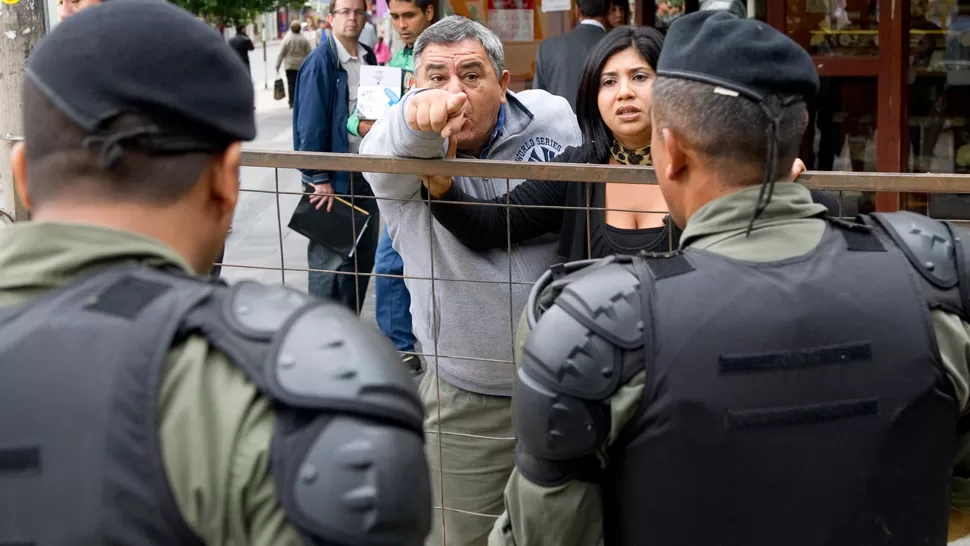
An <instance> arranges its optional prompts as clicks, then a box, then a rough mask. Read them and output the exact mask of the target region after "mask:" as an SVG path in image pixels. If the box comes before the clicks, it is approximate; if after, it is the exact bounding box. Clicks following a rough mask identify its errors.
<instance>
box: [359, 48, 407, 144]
mask: <svg viewBox="0 0 970 546" xmlns="http://www.w3.org/2000/svg"><path fill="white" fill-rule="evenodd" d="M387 66H389V67H391V68H401V69H403V70H404V88H403V91H404V92H405V93H407V92H408V91H410V90H411V86H412V84H414V48H413V47H411V46H408V47H405V48H404V49H402V50H401V51H398V52H397V55H394V58H392V59H391V60H390V62H388V63H387ZM359 125H360V118H358V117H357V110H356V109H354V111H353V112H352V113H351V114H350V117H349V118H347V131H348V132H349V133H350V134H352V135H354V136H360V134H358V133H357V128H358V126H359Z"/></svg>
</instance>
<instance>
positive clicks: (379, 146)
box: [360, 89, 447, 199]
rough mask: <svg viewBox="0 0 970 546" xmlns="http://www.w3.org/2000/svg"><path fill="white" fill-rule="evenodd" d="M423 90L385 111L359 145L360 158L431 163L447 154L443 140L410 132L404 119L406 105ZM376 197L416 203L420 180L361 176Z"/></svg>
mask: <svg viewBox="0 0 970 546" xmlns="http://www.w3.org/2000/svg"><path fill="white" fill-rule="evenodd" d="M421 91H423V89H417V90H414V91H412V92H410V93H408V94H406V95H404V98H402V99H401V101H400V102H398V103H397V104H395V105H394V106H392V107H391V109H390V110H388V112H387V114H385V115H384V117H382V118H381V119H380V120H378V121H377V122H376V123H374V126H373V127H372V128H371V130H370V132H368V133H367V136H366V137H364V140H363V141H362V142H361V143H360V153H361V154H362V155H383V156H393V157H410V158H417V159H435V158H441V157H444V153H445V151H446V150H447V147H446V142H445V139H443V138H441V135H440V134H438V133H423V132H419V131H414V130H412V129H411V127H410V126H409V125H408V123H407V121H406V120H405V118H404V106H405V104H406V103H407V101H408V100H409V99H410V98H411V97H413V96H414V95H415V94H417V93H420V92H421ZM364 178H365V179H366V180H367V182H369V183H370V187H371V189H372V190H374V195H375V196H377V197H385V198H392V199H420V198H421V180H420V179H419V178H418V177H417V176H415V175H411V174H383V173H364Z"/></svg>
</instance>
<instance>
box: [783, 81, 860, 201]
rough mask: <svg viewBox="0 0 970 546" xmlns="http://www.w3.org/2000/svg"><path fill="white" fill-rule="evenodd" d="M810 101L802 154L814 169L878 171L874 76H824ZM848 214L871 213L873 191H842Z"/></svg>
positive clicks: (808, 165)
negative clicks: (817, 92) (814, 97)
mask: <svg viewBox="0 0 970 546" xmlns="http://www.w3.org/2000/svg"><path fill="white" fill-rule="evenodd" d="M820 83H821V85H820V89H819V94H818V96H817V97H816V99H815V100H814V101H813V102H812V103H810V104H809V122H808V128H807V129H806V131H805V137H804V140H803V141H802V149H801V152H800V153H799V157H800V158H801V159H802V161H804V162H805V165H806V166H807V167H808V169H809V170H812V171H854V172H871V171H875V170H876V101H875V97H876V92H877V81H876V78H874V77H853V78H846V77H838V78H836V77H822V78H820ZM842 207H843V213H844V214H845V215H847V216H851V215H855V214H857V213H859V212H871V210H872V207H873V196H872V194H862V193H859V192H842Z"/></svg>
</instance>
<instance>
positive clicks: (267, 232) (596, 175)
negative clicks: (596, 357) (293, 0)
mask: <svg viewBox="0 0 970 546" xmlns="http://www.w3.org/2000/svg"><path fill="white" fill-rule="evenodd" d="M243 165H244V169H243V176H242V185H241V196H240V202H239V206H238V207H237V216H236V220H235V222H234V228H233V232H232V233H231V234H230V236H229V239H228V240H227V247H226V254H225V259H224V260H223V262H222V275H223V277H224V278H226V279H227V280H229V281H230V282H232V281H236V280H240V279H254V280H259V281H263V282H279V283H283V284H285V285H289V286H292V287H295V288H297V289H302V290H306V277H307V275H308V274H309V273H310V272H311V271H317V272H322V273H332V274H334V275H358V276H371V277H374V276H375V274H374V273H373V272H372V271H363V270H360V268H358V267H355V268H354V270H353V271H336V270H325V269H312V268H310V267H308V265H307V249H306V246H307V241H306V239H304V238H303V237H302V236H300V235H298V234H296V233H295V232H292V231H291V230H289V229H288V227H287V224H288V221H289V218H290V216H291V214H292V212H293V210H294V208H295V207H296V204H297V202H298V201H299V200H300V198H301V196H302V195H303V189H302V184H301V182H300V178H299V172H298V171H297V170H296V169H316V170H327V171H346V172H379V173H397V174H411V175H465V176H474V177H480V178H487V179H492V180H500V181H504V183H505V186H506V190H507V191H508V190H509V189H510V188H511V187H513V184H514V181H517V180H524V179H539V180H554V181H563V182H565V181H570V182H594V183H604V182H607V181H609V182H620V183H633V184H654V183H656V178H655V175H654V172H653V170H652V169H650V168H644V167H626V166H601V165H595V166H594V165H570V164H561V163H522V162H511V161H478V160H460V159H457V160H417V159H400V158H388V157H369V156H359V155H341V154H323V153H304V152H268V151H247V152H244V154H243ZM799 182H801V183H803V184H804V185H806V186H808V187H809V188H812V189H819V190H827V191H831V192H835V193H836V195H838V196H839V197H840V202H841V203H843V211H844V212H845V214H846V215H851V214H853V213H854V212H853V209H854V208H856V205H853V204H849V203H848V202H849V201H852V200H853V199H854V200H858V197H859V196H860V195H861V194H863V193H865V192H919V193H929V194H970V176H963V175H945V174H927V175H912V174H896V173H843V172H826V173H822V172H810V173H805V174H803V175H802V176H801V177H800V178H799ZM341 197H342V198H344V199H346V200H347V201H349V202H351V203H354V204H357V203H359V202H361V200H364V199H377V198H374V197H365V196H360V195H353V194H346V195H341ZM434 203H449V202H448V201H437V200H436V201H434ZM428 206H430V202H429V203H428ZM474 206H491V207H512V206H513V205H511V203H509V201H508V200H507V199H506V201H505V203H482V204H475V205H474ZM556 208H561V209H569V208H572V209H575V210H581V211H584V212H585V213H586V214H587V215H588V214H589V213H590V212H591V211H597V210H606V209H605V208H597V207H580V208H576V207H556ZM966 209H967V211H968V213H970V196H968V199H967V201H966ZM612 210H616V209H612ZM638 212H663V211H638ZM967 218H970V214H968V215H967ZM431 221H433V220H431ZM429 227H433V226H429ZM436 229H443V228H442V227H441V226H438V227H437V228H436ZM399 236H404V237H406V236H427V235H420V234H400V235H399ZM509 240H511V236H510V234H509ZM511 246H512V245H511V244H510V245H509V247H511ZM412 259H413V257H412ZM426 259H427V260H428V261H429V263H430V270H431V275H430V276H422V277H418V276H410V277H406V278H409V279H411V280H412V281H426V282H429V283H431V294H432V299H435V298H437V297H438V293H437V291H436V287H437V284H440V283H448V282H468V283H471V284H473V285H474V284H479V285H500V286H504V285H507V286H508V298H509V299H508V306H509V309H508V311H509V313H508V317H507V320H508V321H509V324H508V326H509V333H510V334H511V339H512V340H514V338H515V332H514V326H513V324H514V322H515V320H516V319H517V318H518V316H519V313H520V312H521V309H516V308H514V306H513V304H512V302H513V298H512V292H513V287H515V286H519V287H522V286H525V287H527V286H528V285H529V284H531V283H529V282H524V281H521V280H519V281H516V280H515V279H514V277H513V273H512V266H511V258H510V262H509V264H510V265H509V269H508V275H507V277H505V278H497V279H451V278H444V277H441V276H438V275H436V274H435V263H436V260H438V259H440V257H436V256H434V255H433V253H432V255H430V256H427V257H426ZM550 265H552V264H550ZM436 283H437V284H436ZM369 291H370V292H372V291H373V284H371V290H369ZM357 298H358V301H359V302H361V303H362V304H363V307H364V312H363V313H362V315H363V317H364V319H365V320H373V310H372V305H369V304H368V303H367V301H366V300H365V298H367V294H360V293H358V294H357ZM434 308H435V307H434V306H432V309H434ZM468 318H471V319H473V318H474V311H470V312H469V317H466V319H468ZM434 320H443V319H442V317H435V318H434ZM503 320H505V318H504V317H503ZM467 327H468V328H475V327H476V325H475V324H473V323H469V324H468V325H467ZM513 343H514V342H513ZM511 345H512V344H510V346H509V347H508V350H507V351H505V352H506V353H507V354H508V355H509V358H508V359H507V360H496V359H487V358H478V357H476V356H475V355H457V354H449V355H446V354H441V353H440V352H439V351H438V347H437V343H434V344H433V346H431V347H420V348H419V349H418V350H416V351H415V353H414V354H415V355H417V356H418V357H420V358H422V359H423V360H425V361H430V362H435V361H436V359H438V358H447V357H450V358H459V359H461V360H463V361H468V362H469V363H473V362H475V361H479V362H482V363H485V362H501V363H503V364H510V365H512V366H514V362H513V360H514V359H513V358H512V355H513V354H514V351H515V348H514V347H513V346H511ZM503 351H504V349H503ZM427 434H428V435H429V437H430V436H432V435H433V436H436V437H437V438H442V437H445V436H454V437H474V438H476V439H478V440H481V441H494V442H505V443H508V442H511V441H513V440H514V438H511V437H505V436H487V435H476V434H469V433H467V432H462V431H460V430H442V428H441V427H440V426H439V427H436V429H435V430H428V431H427ZM439 445H440V444H439ZM441 455H442V456H443V453H442V454H441ZM510 457H511V455H510ZM442 477H443V476H442ZM445 493H446V492H445V491H442V494H441V498H442V499H443V501H442V503H441V504H440V505H437V506H435V509H436V510H439V511H441V513H445V512H450V513H456V514H462V515H465V516H470V517H486V518H495V517H496V514H486V513H481V512H474V511H468V510H464V509H462V508H458V507H455V506H451V505H449V497H448V496H447V494H445ZM446 533H447V529H444V533H443V534H445V536H446Z"/></svg>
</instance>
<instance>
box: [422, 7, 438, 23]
mask: <svg viewBox="0 0 970 546" xmlns="http://www.w3.org/2000/svg"><path fill="white" fill-rule="evenodd" d="M434 10H435V7H434V5H432V4H429V5H428V7H426V8H424V18H425V19H426V20H427V21H428V22H429V23H430V22H431V21H434Z"/></svg>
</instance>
